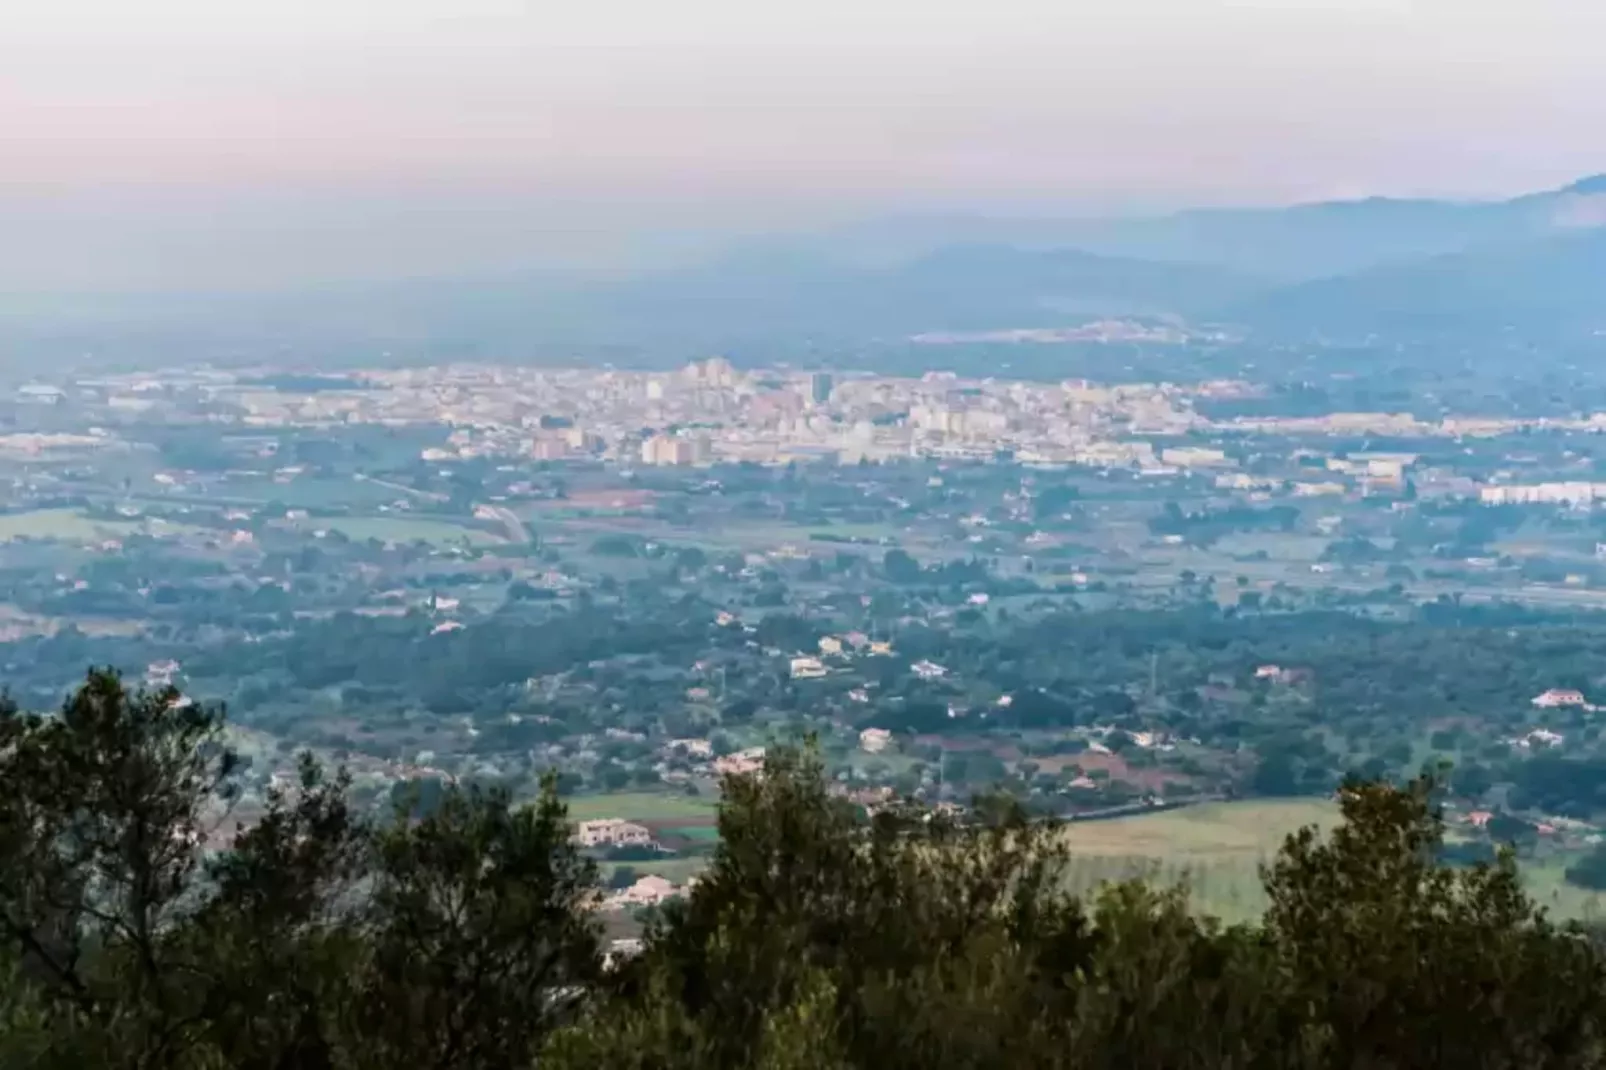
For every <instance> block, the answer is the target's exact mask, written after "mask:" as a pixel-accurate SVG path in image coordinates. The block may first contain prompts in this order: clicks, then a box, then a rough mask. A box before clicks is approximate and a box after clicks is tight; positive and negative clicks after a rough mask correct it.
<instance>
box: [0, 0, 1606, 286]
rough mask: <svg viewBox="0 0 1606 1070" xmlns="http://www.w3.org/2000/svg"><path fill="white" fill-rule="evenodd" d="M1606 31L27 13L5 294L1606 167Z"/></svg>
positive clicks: (1056, 6) (844, 0)
mask: <svg viewBox="0 0 1606 1070" xmlns="http://www.w3.org/2000/svg"><path fill="white" fill-rule="evenodd" d="M1602 40H1606V4H1602V3H1600V2H1599V0H985V2H983V0H964V2H959V0H919V2H915V0H808V2H806V3H797V2H792V0H587V2H585V3H571V2H565V0H139V2H138V3H130V2H129V0H8V2H6V3H4V4H0V291H4V290H6V289H11V290H13V291H25V292H48V291H56V290H61V291H68V290H75V289H182V288H185V287H203V286H204V287H225V288H226V287H256V286H278V285H285V284H297V283H304V282H318V281H323V280H332V279H343V278H352V279H355V278H364V277H378V276H392V275H419V274H425V275H427V274H430V273H436V272H463V271H474V270H487V269H494V270H501V269H505V268H508V267H515V266H522V267H548V266H566V267H585V268H610V267H617V266H621V265H624V266H629V265H633V264H637V263H646V262H649V261H652V260H654V259H655V258H656V259H664V258H673V257H677V256H690V255H696V253H697V251H698V250H701V249H703V248H705V247H706V246H707V245H708V243H709V242H710V241H717V240H724V239H725V238H727V237H729V236H731V235H736V234H744V233H756V232H764V231H772V230H803V229H808V228H811V227H817V226H823V225H827V224H831V223H836V222H841V221H844V220H848V219H853V218H858V217H864V216H873V215H877V214H883V213H900V214H907V213H911V212H926V211H932V212H938V211H967V212H970V211H974V212H984V213H1010V214H1020V213H1028V214H1031V213H1043V212H1052V213H1059V214H1067V215H1085V214H1099V213H1108V212H1113V211H1119V212H1133V211H1143V210H1159V209H1166V208H1172V207H1180V206H1185V205H1195V204H1249V203H1288V202H1294V201H1301V200H1312V199H1322V198H1331V197H1350V196H1365V195H1370V194H1390V195H1422V194H1426V195H1448V196H1458V197H1497V196H1503V195H1508V194H1513V193H1518V192H1523V191H1526V190H1531V189H1538V188H1548V187H1552V186H1557V185H1561V184H1565V183H1566V182H1568V181H1571V180H1572V179H1574V178H1577V177H1579V176H1581V175H1585V174H1590V173H1595V172H1600V171H1606V64H1603V63H1601V62H1599V42H1600V41H1602Z"/></svg>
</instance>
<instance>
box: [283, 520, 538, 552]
mask: <svg viewBox="0 0 1606 1070" xmlns="http://www.w3.org/2000/svg"><path fill="white" fill-rule="evenodd" d="M297 526H298V527H300V528H302V529H304V530H314V529H318V528H327V529H328V530H330V531H338V532H340V533H341V534H342V535H344V536H346V538H348V539H354V540H356V541H358V542H361V541H363V540H365V539H378V540H379V541H380V542H394V543H411V542H428V543H435V544H438V545H450V544H451V543H464V542H466V543H468V544H470V545H472V546H494V545H497V544H499V543H502V542H505V541H506V540H504V539H503V538H502V537H501V536H500V535H496V534H493V533H492V532H489V531H483V530H481V529H479V528H472V527H468V526H466V525H463V524H454V523H452V522H451V521H450V520H436V519H433V518H428V517H400V516H397V517H389V516H330V517H311V518H308V519H306V520H302V521H299V522H298V525H297Z"/></svg>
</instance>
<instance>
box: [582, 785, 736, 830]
mask: <svg viewBox="0 0 1606 1070" xmlns="http://www.w3.org/2000/svg"><path fill="white" fill-rule="evenodd" d="M563 801H564V802H565V803H567V804H568V807H569V820H570V821H594V820H596V819H598V818H604V817H622V818H625V819H627V820H630V821H658V822H668V821H675V822H681V821H683V822H685V823H687V824H699V823H706V822H709V821H712V820H713V818H714V810H715V808H716V806H717V805H718V803H717V800H715V799H712V798H708V797H705V796H700V795H671V794H669V793H667V792H656V791H629V792H617V793H613V794H608V795H575V796H571V797H569V798H567V799H564V800H563Z"/></svg>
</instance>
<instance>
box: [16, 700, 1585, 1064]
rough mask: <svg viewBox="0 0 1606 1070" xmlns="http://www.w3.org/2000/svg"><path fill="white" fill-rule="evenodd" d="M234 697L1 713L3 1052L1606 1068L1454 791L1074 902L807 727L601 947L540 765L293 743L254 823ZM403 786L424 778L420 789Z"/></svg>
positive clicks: (1030, 844)
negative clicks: (837, 766)
mask: <svg viewBox="0 0 1606 1070" xmlns="http://www.w3.org/2000/svg"><path fill="white" fill-rule="evenodd" d="M235 764H236V763H235V760H234V758H233V757H232V755H231V753H230V750H229V748H228V746H227V736H226V734H225V732H224V728H223V719H222V713H221V711H220V710H217V709H213V708H210V707H206V706H202V705H196V704H191V703H188V702H185V701H182V700H181V699H180V697H179V696H178V694H177V693H176V692H173V691H171V690H162V691H155V692H143V691H131V690H129V689H128V688H126V687H125V686H124V685H123V683H122V681H121V680H120V679H119V678H118V677H117V676H116V675H115V674H112V673H110V672H93V673H91V674H90V675H89V677H88V679H87V680H86V681H85V683H84V685H83V686H82V687H81V688H80V689H79V690H78V691H77V693H75V694H74V695H73V696H72V697H71V698H70V699H69V700H68V701H67V702H66V703H65V704H64V705H63V707H62V709H61V710H60V711H58V712H56V713H54V714H50V715H41V714H34V713H26V712H23V711H20V710H18V709H16V708H15V707H14V706H12V705H10V704H6V705H4V706H3V707H0V783H3V784H4V785H5V789H6V790H5V791H4V793H3V794H0V1065H4V1066H7V1067H10V1066H50V1067H54V1066H63V1067H66V1066H73V1067H82V1066H94V1067H117V1068H122V1067H129V1068H134V1067H139V1068H147V1067H148V1068H156V1067H163V1068H165V1067H180V1068H205V1070H213V1068H223V1067H250V1068H258V1067H260V1068H263V1070H268V1068H291V1067H326V1068H330V1070H344V1068H359V1070H367V1068H374V1070H379V1068H392V1067H408V1068H412V1067H428V1068H435V1067H439V1068H447V1067H454V1068H455V1067H464V1068H493V1067H495V1068H505V1067H530V1066H543V1067H557V1068H576V1070H578V1068H581V1067H584V1068H588V1070H589V1068H596V1067H602V1068H608V1067H620V1068H625V1067H629V1068H648V1067H652V1068H665V1070H668V1068H676V1067H688V1068H690V1067H697V1068H699V1070H702V1068H719V1067H732V1068H735V1067H762V1068H773V1070H782V1068H788V1070H790V1068H799V1070H802V1068H807V1070H821V1068H832V1070H837V1068H847V1067H861V1066H862V1067H892V1068H897V1067H904V1066H908V1067H921V1068H925V1067H931V1066H942V1067H959V1068H963V1067H977V1068H981V1067H1050V1068H1058V1067H1077V1068H1082V1067H1093V1068H1098V1067H1110V1068H1112V1070H1113V1068H1116V1067H1120V1068H1149V1067H1153V1068H1168V1070H1169V1068H1188V1067H1200V1068H1203V1067H1210V1068H1222V1067H1242V1068H1246V1070H1247V1068H1259V1067H1267V1068H1280V1067H1299V1068H1325V1067H1335V1068H1336V1067H1346V1068H1348V1067H1400V1068H1404V1067H1413V1068H1415V1067H1456V1068H1460V1067H1480V1068H1507V1067H1509V1068H1518V1067H1521V1068H1524V1070H1527V1068H1533V1067H1594V1066H1600V1065H1603V1063H1606V1037H1603V1035H1602V1030H1603V1026H1606V974H1603V970H1606V961H1603V959H1602V955H1601V952H1600V950H1598V948H1597V945H1596V943H1595V941H1594V940H1593V939H1591V936H1590V934H1589V933H1588V932H1587V931H1585V930H1584V929H1581V928H1578V927H1574V926H1568V925H1560V924H1557V923H1554V922H1552V921H1551V920H1550V919H1549V918H1547V917H1546V915H1545V913H1544V912H1543V911H1542V910H1541V909H1539V908H1537V907H1535V905H1534V904H1533V903H1532V902H1531V901H1530V900H1529V899H1528V897H1527V896H1526V895H1525V894H1524V892H1523V890H1522V885H1521V881H1520V879H1519V875H1518V873H1517V870H1516V865H1515V862H1514V860H1513V856H1512V855H1511V854H1510V853H1509V852H1507V853H1503V854H1501V855H1499V856H1498V857H1497V858H1496V859H1495V860H1494V861H1492V862H1488V861H1481V862H1473V863H1472V864H1470V865H1460V866H1454V867H1452V866H1447V865H1444V864H1442V862H1441V857H1442V854H1443V848H1444V840H1443V828H1442V825H1441V822H1440V818H1439V816H1438V812H1437V810H1436V807H1435V802H1434V800H1435V797H1436V792H1437V790H1438V788H1437V785H1436V784H1435V783H1434V782H1432V781H1430V780H1428V779H1422V780H1418V781H1414V782H1411V783H1408V784H1405V785H1403V786H1397V785H1390V784H1386V783H1381V782H1362V781H1358V780H1351V781H1349V782H1347V783H1346V785H1345V787H1344V788H1343V790H1342V792H1341V802H1342V808H1343V816H1344V821H1343V823H1342V825H1340V826H1339V827H1338V829H1337V830H1336V831H1335V832H1333V833H1331V834H1330V835H1328V836H1326V837H1323V836H1321V835H1319V834H1318V833H1317V832H1316V831H1315V830H1311V829H1308V830H1305V831H1303V832H1301V833H1299V834H1297V835H1295V836H1293V837H1291V838H1290V839H1289V840H1288V841H1287V843H1286V844H1285V846H1284V847H1283V849H1282V851H1281V852H1280V853H1279V854H1278V856H1277V857H1276V859H1275V860H1274V861H1272V862H1271V863H1269V864H1268V865H1267V866H1266V867H1265V869H1264V871H1263V879H1264V883H1265V887H1266V891H1267V895H1268V900H1269V906H1268V908H1267V910H1266V913H1265V915H1264V916H1263V917H1262V918H1261V919H1260V920H1259V921H1258V922H1255V923H1250V924H1242V925H1235V926H1227V925H1223V924H1221V923H1220V922H1217V921H1215V920H1213V919H1210V918H1207V917H1201V916H1199V915H1198V914H1197V913H1195V912H1194V911H1192V910H1191V909H1190V907H1189V902H1188V897H1187V893H1186V889H1182V888H1158V887H1154V886H1152V885H1150V884H1147V883H1144V882H1130V883H1124V884H1118V885H1112V886H1109V887H1107V888H1105V889H1104V891H1103V892H1102V893H1100V894H1099V895H1097V896H1095V897H1094V898H1093V899H1091V900H1083V899H1080V898H1078V897H1077V896H1075V895H1073V894H1071V893H1070V892H1068V891H1067V890H1066V882H1065V881H1064V879H1063V875H1064V865H1065V861H1066V858H1067V854H1066V851H1067V848H1066V841H1065V838H1064V836H1063V835H1062V829H1061V827H1060V826H1059V825H1057V824H1056V823H1054V822H1052V821H1044V820H1039V819H1035V818H1032V817H1030V816H1029V815H1027V814H1026V813H1024V812H1022V811H1021V810H1020V809H1019V808H1017V807H1016V806H1014V805H1013V804H1011V803H1009V802H1007V801H1004V800H997V799H985V798H983V799H978V800H977V801H976V803H975V804H974V805H973V806H972V807H970V808H968V809H966V810H965V811H963V812H951V811H940V812H939V811H932V810H929V809H926V808H923V807H921V806H918V805H915V804H913V803H893V804H890V805H889V806H887V807H886V808H885V809H881V810H879V811H877V812H876V813H874V814H868V813H866V812H865V811H863V810H862V809H860V808H859V807H857V806H855V805H853V804H851V803H849V802H848V801H847V800H846V799H844V798H842V797H840V796H838V795H837V794H835V793H834V792H833V791H832V789H831V787H830V783H829V782H828V780H827V779H826V777H825V775H824V771H823V769H822V767H821V764H820V762H819V760H818V757H817V756H816V755H815V754H814V753H813V752H812V751H811V750H809V749H807V748H805V749H803V750H801V751H782V750H778V751H774V752H772V753H771V754H770V756H769V758H768V760H767V763H766V767H765V769H764V771H763V773H762V774H757V775H748V776H742V777H733V778H729V779H728V780H727V781H726V784H725V793H724V799H723V803H722V805H721V809H720V814H719V833H720V839H719V843H718V846H717V848H716V849H715V850H714V852H713V854H712V856H711V859H710V862H709V865H708V868H707V870H706V872H705V873H704V874H703V876H702V878H701V879H700V881H699V882H698V883H697V884H696V885H695V886H694V887H693V888H692V889H691V890H690V891H689V894H687V895H686V896H685V897H684V898H682V899H680V900H678V901H672V902H671V903H670V904H668V905H667V907H666V908H665V909H663V910H662V911H661V912H660V913H659V914H658V916H657V917H656V918H655V919H654V920H652V921H651V922H650V923H649V927H648V929H647V932H646V933H645V937H644V943H643V947H642V949H641V951H640V953H639V954H637V955H635V956H634V957H631V958H628V959H626V960H624V961H622V962H619V963H615V964H613V965H612V966H611V967H610V966H607V965H605V962H604V955H603V954H602V942H601V929H600V926H599V924H598V923H597V921H596V920H595V918H596V915H595V913H594V911H593V897H594V896H595V895H596V893H597V890H598V888H599V886H600V882H599V878H598V875H597V873H596V872H595V870H594V868H593V867H592V865H591V863H590V862H589V861H588V860H587V858H586V857H585V856H584V855H583V854H581V853H580V852H579V850H578V849H577V847H576V846H575V844H574V843H573V841H572V839H571V829H570V826H569V823H568V820H567V815H566V813H565V811H564V807H563V805H562V803H561V802H560V801H559V799H558V798H557V796H556V793H555V791H554V789H553V786H552V785H551V784H550V783H548V784H547V785H546V786H545V788H544V789H543V791H542V792H541V793H540V795H539V796H538V797H537V798H536V799H534V800H533V801H531V802H529V803H527V804H521V803H519V802H516V801H515V800H513V799H512V798H510V797H509V796H508V795H507V794H506V793H503V792H497V791H489V790H481V789H476V788H474V787H473V786H467V785H461V784H454V783H448V784H444V785H442V786H441V789H440V794H439V797H438V799H436V800H435V803H434V805H432V806H430V807H427V808H421V807H418V806H415V805H414V800H412V799H410V798H398V799H396V800H394V805H393V807H392V808H390V809H389V810H387V811H385V812H383V813H378V814H371V813H367V812H361V811H358V810H356V809H354V808H353V805H352V803H351V802H350V797H349V792H348V790H347V787H348V785H347V781H346V778H345V777H344V775H343V774H342V773H339V772H330V771H327V770H325V769H323V768H321V767H320V766H319V765H318V763H316V762H315V761H313V760H311V759H310V758H303V759H302V760H301V762H300V764H299V767H298V771H297V775H296V777H295V778H293V779H291V780H288V781H287V782H286V783H284V784H283V785H282V786H281V787H280V788H279V789H278V790H277V791H275V792H274V794H273V795H272V797H271V798H270V799H269V801H268V803H267V805H266V808H265V809H264V810H263V811H262V812H261V813H258V814H254V815H250V816H249V817H248V818H247V819H243V820H242V819H240V818H241V815H237V814H234V813H232V812H231V807H232V806H233V804H234V801H235V799H234V792H233V790H232V787H231V777H232V774H233V772H234V769H235ZM404 794H405V793H404Z"/></svg>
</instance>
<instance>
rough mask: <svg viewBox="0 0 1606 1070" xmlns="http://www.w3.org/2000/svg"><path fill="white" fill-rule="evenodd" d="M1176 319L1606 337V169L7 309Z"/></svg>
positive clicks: (618, 341)
mask: <svg viewBox="0 0 1606 1070" xmlns="http://www.w3.org/2000/svg"><path fill="white" fill-rule="evenodd" d="M1107 315H1127V316H1156V317H1158V316H1174V317H1180V318H1183V319H1186V320H1188V321H1190V322H1193V323H1208V324H1221V325H1228V326H1231V327H1234V328H1236V329H1238V330H1239V331H1241V332H1243V333H1245V334H1247V335H1248V336H1249V337H1251V338H1263V339H1289V338H1295V339H1303V338H1311V337H1323V338H1332V339H1341V340H1347V341H1361V340H1365V339H1368V338H1376V337H1379V336H1381V337H1388V336H1391V335H1400V336H1412V337H1421V336H1424V335H1427V336H1439V335H1450V336H1462V337H1466V336H1474V335H1483V334H1486V333H1487V332H1490V331H1499V332H1503V333H1505V334H1506V335H1511V334H1516V335H1519V336H1524V337H1531V338H1535V339H1539V338H1549V337H1554V336H1557V335H1566V336H1578V335H1590V336H1593V335H1596V334H1598V333H1599V332H1602V331H1606V175H1602V176H1597V177H1594V178H1589V179H1585V180H1582V181H1580V182H1577V183H1574V184H1572V185H1570V186H1568V187H1565V188H1563V189H1558V190H1553V191H1548V192H1542V193H1536V194H1531V195H1528V196H1523V197H1518V198H1515V199H1512V200H1507V201H1499V202H1448V201H1432V200H1391V199H1385V198H1373V199H1368V200H1360V201H1349V202H1333V203H1323V204H1311V205H1301V206H1295V207H1291V208H1265V209H1232V210H1217V209H1210V210H1199V211H1188V212H1181V213H1177V214H1174V215H1168V216H1161V217H1154V218H1144V219H1110V220H1091V221H1089V220H1037V221H1027V220H992V219H981V218H970V219H955V218H945V219H934V218H926V219H918V218H903V219H892V220H879V221H871V222H868V223H865V224H861V225H858V226H855V227H847V228H840V229H837V230H833V231H828V232H824V233H821V234H816V235H811V236H809V237H808V238H806V239H798V238H792V239H787V240H784V241H765V242H754V243H751V244H749V245H747V246H746V247H743V248H741V249H737V250H734V251H732V252H731V253H730V254H729V255H727V256H725V257H723V258H719V259H715V260H712V261H710V262H707V263H702V264H697V265H692V266H687V267H682V268H677V269H673V270H666V271H659V272H654V273H649V274H640V275H635V276H630V277H622V278H614V279H608V280H596V279H591V280H585V279H569V278H561V277H555V276H552V275H550V274H544V275H507V274H503V275H497V276H494V277H485V278H456V279H425V280H418V281H415V282H409V283H404V284H376V285H373V286H351V287H345V288H339V289H328V288H325V289H323V290H320V291H318V292H316V293H301V294H275V295H240V296H232V297H227V298H224V297H207V296H204V295H202V296H197V297H188V296H186V297H184V298H182V299H175V298H173V297H171V296H170V297H167V298H162V299H142V298H124V299H119V300H117V301H107V300H102V299H84V300H63V301H58V302H56V303H55V307H53V308H51V309H49V310H42V309H39V308H33V309H12V310H9V311H8V310H7V309H5V308H0V359H4V360H6V362H7V363H11V364H15V362H16V360H17V358H18V357H19V356H21V357H22V358H23V359H28V358H29V357H30V356H36V355H45V356H47V357H48V356H51V355H53V354H58V353H65V352H73V353H76V352H79V351H90V350H94V351H97V352H101V353H110V354H113V355H120V356H123V357H127V358H131V359H153V358H156V357H161V358H162V359H172V358H175V357H183V358H185V359H195V358H198V357H208V358H212V359H222V358H227V357H229V356H239V357H242V358H253V357H255V358H260V357H266V356H272V355H299V356H303V357H306V358H309V359H310V358H319V359H322V358H323V357H326V356H328V355H331V354H337V353H339V354H349V355H351V357H352V359H358V354H359V353H360V354H361V355H362V356H363V357H366V358H369V359H371V357H372V356H373V355H375V354H376V353H378V354H384V353H390V354H393V355H408V356H413V357H429V358H431V359H444V358H448V357H453V356H459V357H486V356H494V357H502V358H510V359H518V358H521V357H526V356H532V355H537V354H540V353H543V352H545V353H551V352H553V351H559V352H564V351H567V352H573V353H581V352H588V353H596V352H601V351H606V350H607V349H608V347H620V348H621V350H628V349H632V348H636V349H640V348H642V347H653V348H655V349H657V350H661V351H664V352H671V351H672V352H674V353H676V354H682V353H683V352H684V351H686V350H694V349H700V348H704V347H710V346H732V345H733V346H739V345H741V344H742V343H744V342H769V341H774V340H780V339H786V340H791V341H801V342H802V343H803V344H805V345H815V346H820V347H829V346H842V345H847V344H853V343H859V342H874V341H877V340H885V339H902V338H905V337H907V336H908V335H910V334H914V333H918V332H923V331H933V330H987V329H999V328H1009V327H1053V326H1068V325H1073V324H1075V323H1077V322H1081V321H1083V320H1085V319H1087V318H1089V317H1095V316H1107Z"/></svg>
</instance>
